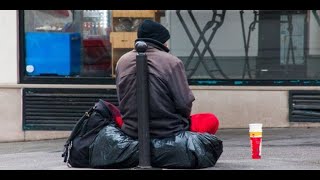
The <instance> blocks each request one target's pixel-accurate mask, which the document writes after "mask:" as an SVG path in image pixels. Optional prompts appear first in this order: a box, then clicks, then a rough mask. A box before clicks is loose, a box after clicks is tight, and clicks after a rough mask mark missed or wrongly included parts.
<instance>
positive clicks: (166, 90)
mask: <svg viewBox="0 0 320 180" xmlns="http://www.w3.org/2000/svg"><path fill="white" fill-rule="evenodd" d="M138 40H139V39H138ZM142 40H144V41H145V42H147V44H148V49H147V51H146V54H147V59H148V70H149V94H150V98H149V100H150V106H149V111H150V112H149V115H150V121H149V124H150V135H151V137H168V136H172V135H174V134H175V133H177V132H179V131H183V130H189V127H190V121H189V117H190V113H191V108H192V102H193V101H194V100H195V98H194V96H193V94H192V92H191V90H190V88H189V86H188V82H187V78H186V75H185V69H184V65H183V63H182V61H181V60H180V59H178V58H177V57H175V56H173V55H171V54H170V53H168V51H169V50H168V49H167V48H166V47H165V46H163V45H162V44H161V43H157V42H153V41H152V40H151V41H150V39H142ZM136 55H137V52H136V51H135V50H132V51H130V52H128V53H126V54H124V55H123V56H122V57H121V58H120V59H119V61H118V63H117V66H116V85H117V93H118V100H119V109H120V112H121V114H122V118H123V121H124V123H123V126H122V130H123V131H124V132H125V133H126V134H128V135H130V136H133V137H137V136H138V134H137V131H138V122H137V106H139V105H138V104H137V103H136Z"/></svg>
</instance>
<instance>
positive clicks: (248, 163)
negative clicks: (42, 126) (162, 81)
mask: <svg viewBox="0 0 320 180" xmlns="http://www.w3.org/2000/svg"><path fill="white" fill-rule="evenodd" d="M217 136H218V137H219V138H220V139H222V140H223V145H224V148H223V149H224V152H223V153H222V155H221V157H220V159H219V160H218V162H217V164H216V166H215V167H211V168H206V169H205V170H309V169H310V170H315V169H317V170H320V156H319V149H320V138H319V137H320V128H265V129H264V132H263V144H262V159H261V160H252V159H251V154H250V153H251V152H250V144H249V137H248V129H222V130H219V131H218V134H217ZM65 141H66V139H58V140H46V141H33V142H13V143H0V162H1V163H0V170H4V169H11V170H32V169H34V170H81V169H79V168H68V167H67V165H66V164H65V163H63V158H62V157H61V151H62V149H63V144H64V143H65Z"/></svg>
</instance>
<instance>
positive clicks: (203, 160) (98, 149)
mask: <svg viewBox="0 0 320 180" xmlns="http://www.w3.org/2000/svg"><path fill="white" fill-rule="evenodd" d="M150 148H151V165H152V166H153V167H158V168H175V169H180V168H185V169H187V168H206V167H213V166H214V165H215V164H216V162H217V161H218V159H219V157H220V155H221V154H222V152H223V145H222V141H221V140H220V139H218V138H217V137H216V136H214V135H211V134H208V133H196V132H190V131H183V132H180V133H178V134H177V135H176V136H174V137H168V138H162V139H152V140H151V147H150ZM138 163H139V151H138V140H137V139H133V138H132V137H130V136H127V135H126V134H125V133H123V132H122V131H121V130H120V129H119V128H118V127H117V126H116V125H115V124H110V125H107V126H106V127H105V128H104V129H102V130H101V132H100V133H99V134H98V136H97V138H96V139H95V141H94V143H93V144H92V145H91V146H90V166H91V167H94V168H130V167H136V166H137V165H138Z"/></svg>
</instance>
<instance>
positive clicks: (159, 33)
mask: <svg viewBox="0 0 320 180" xmlns="http://www.w3.org/2000/svg"><path fill="white" fill-rule="evenodd" d="M138 38H150V39H154V40H157V41H159V42H161V43H162V44H164V43H165V42H166V41H167V40H168V39H169V38H170V33H169V31H168V30H167V29H166V28H165V27H164V26H162V25H161V24H160V23H157V22H154V21H151V20H148V19H147V20H144V21H143V22H142V24H141V25H140V27H139V28H138Z"/></svg>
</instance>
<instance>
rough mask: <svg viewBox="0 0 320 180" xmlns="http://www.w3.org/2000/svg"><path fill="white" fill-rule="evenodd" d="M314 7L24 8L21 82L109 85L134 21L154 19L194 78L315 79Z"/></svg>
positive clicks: (216, 81) (241, 81)
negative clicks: (164, 31) (161, 27)
mask: <svg viewBox="0 0 320 180" xmlns="http://www.w3.org/2000/svg"><path fill="white" fill-rule="evenodd" d="M319 12H320V11H318V10H294V11H289V10H285V11H282V10H278V11H270V10H269V11H265V10H143V11H139V10H132V11H128V10H25V11H23V13H22V14H23V16H22V17H21V20H22V21H23V22H24V27H23V38H24V43H23V44H24V45H23V46H24V47H23V48H22V51H23V53H22V54H23V55H24V57H23V58H22V63H21V64H22V66H23V67H22V68H23V69H24V70H23V73H22V74H21V76H22V81H23V82H31V80H35V79H46V78H47V80H45V82H46V83H51V82H52V83H54V82H59V80H61V81H63V82H66V83H68V82H70V83H73V82H77V83H110V84H114V78H115V72H114V71H115V69H114V67H115V65H116V62H117V60H118V59H119V57H120V56H121V55H123V54H124V53H125V52H127V51H130V50H132V48H133V45H134V40H135V39H136V30H137V27H138V26H139V24H140V23H141V22H142V21H143V20H144V19H153V20H155V21H158V22H160V23H162V24H163V25H164V26H165V27H167V28H168V30H169V31H170V33H171V38H170V40H169V47H170V50H171V53H172V54H173V55H175V56H178V57H179V58H180V59H181V60H182V61H183V62H184V65H185V69H186V73H187V77H188V79H189V80H190V83H191V84H200V85H201V84H208V85H220V84H222V85H224V84H226V85H265V84H266V83H269V84H271V85H293V84H296V83H297V82H302V81H303V82H304V83H305V84H301V83H300V84H299V85H310V82H312V83H315V85H317V83H318V81H317V80H318V79H319V77H320V61H319V60H320V49H319V48H320V40H319V36H320V18H319V14H320V13H319ZM50 79H51V80H50ZM74 79H77V80H78V81H73V80H74ZM110 80H111V81H110ZM39 82H41V80H40V81H39Z"/></svg>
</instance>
